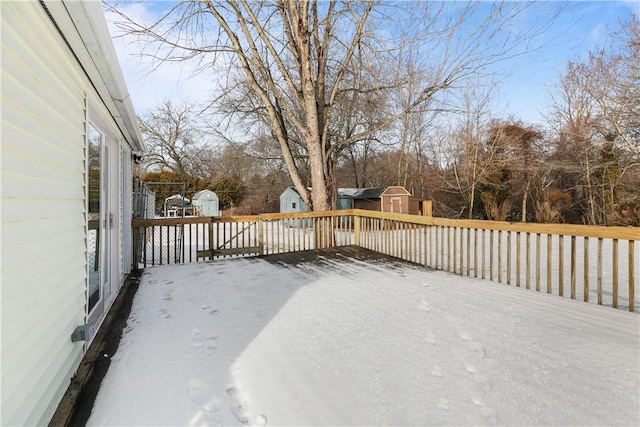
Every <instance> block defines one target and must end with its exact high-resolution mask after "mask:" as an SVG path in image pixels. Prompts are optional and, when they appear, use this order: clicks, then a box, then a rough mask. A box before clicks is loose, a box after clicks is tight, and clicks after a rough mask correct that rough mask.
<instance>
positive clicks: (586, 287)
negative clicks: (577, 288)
mask: <svg viewBox="0 0 640 427" xmlns="http://www.w3.org/2000/svg"><path fill="white" fill-rule="evenodd" d="M583 246H584V253H583V265H582V268H583V277H584V287H583V291H582V299H583V301H584V302H589V238H588V237H583Z"/></svg>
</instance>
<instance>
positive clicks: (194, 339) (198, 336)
mask: <svg viewBox="0 0 640 427" xmlns="http://www.w3.org/2000/svg"><path fill="white" fill-rule="evenodd" d="M203 344H204V332H202V331H201V330H200V329H198V328H194V329H192V330H191V347H193V348H194V349H196V350H200V349H201V348H202V345H203Z"/></svg>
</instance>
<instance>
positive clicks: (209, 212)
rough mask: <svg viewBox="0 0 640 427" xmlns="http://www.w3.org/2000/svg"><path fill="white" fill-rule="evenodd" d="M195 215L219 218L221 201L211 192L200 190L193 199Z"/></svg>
mask: <svg viewBox="0 0 640 427" xmlns="http://www.w3.org/2000/svg"><path fill="white" fill-rule="evenodd" d="M191 204H192V205H193V207H194V213H195V214H196V215H198V216H219V215H220V199H218V195H217V194H216V193H215V192H213V191H211V190H200V191H198V192H197V193H196V194H194V195H193V197H192V198H191Z"/></svg>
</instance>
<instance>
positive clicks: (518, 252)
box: [516, 231, 521, 288]
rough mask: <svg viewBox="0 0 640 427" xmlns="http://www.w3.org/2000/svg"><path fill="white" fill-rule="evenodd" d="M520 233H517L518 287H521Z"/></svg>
mask: <svg viewBox="0 0 640 427" xmlns="http://www.w3.org/2000/svg"><path fill="white" fill-rule="evenodd" d="M520 238H521V236H520V232H519V231H517V232H516V287H517V288H519V287H520V245H521V243H520Z"/></svg>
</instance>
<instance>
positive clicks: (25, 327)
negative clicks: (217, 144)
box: [0, 0, 144, 425]
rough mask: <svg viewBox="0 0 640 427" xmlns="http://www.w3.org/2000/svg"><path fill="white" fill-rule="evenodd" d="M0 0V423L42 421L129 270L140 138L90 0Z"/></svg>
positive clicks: (97, 9) (106, 36)
mask: <svg viewBox="0 0 640 427" xmlns="http://www.w3.org/2000/svg"><path fill="white" fill-rule="evenodd" d="M0 7H1V13H0V22H1V24H0V27H1V28H2V62H1V64H0V67H1V72H2V85H1V91H2V251H1V254H2V269H1V275H2V277H1V281H2V289H1V292H2V298H1V310H0V311H1V312H2V349H1V357H0V358H1V359H2V385H1V388H2V407H1V411H0V412H1V417H0V425H47V424H48V423H49V422H50V421H51V419H52V416H53V414H54V411H55V410H56V407H57V406H58V404H59V402H60V400H61V398H62V396H63V394H64V393H65V391H66V390H67V387H68V386H69V384H70V380H71V378H72V377H73V376H74V373H75V372H76V370H77V368H78V367H79V365H80V361H81V359H82V357H83V355H84V354H85V351H86V350H87V348H88V345H89V343H90V341H91V340H92V338H93V334H92V331H95V330H97V329H98V328H99V327H100V325H101V323H102V320H103V319H104V318H105V313H106V312H107V310H108V309H109V308H110V306H111V304H112V303H113V301H114V299H115V296H116V295H117V294H118V292H119V290H120V288H121V286H122V284H123V283H124V279H125V277H126V276H127V274H128V273H129V272H130V271H131V266H132V255H131V248H132V244H131V211H132V206H131V204H132V179H131V170H132V161H131V159H132V154H133V152H135V151H142V150H143V149H144V147H143V144H142V138H141V136H140V131H139V127H138V123H137V119H136V115H135V112H134V111H133V106H132V104H131V101H130V97H129V95H128V91H127V88H126V85H125V83H124V78H123V77H122V73H121V71H120V68H119V66H118V59H117V57H116V54H115V50H114V48H113V44H112V41H111V37H110V34H109V31H108V28H107V25H106V22H105V19H104V15H103V13H102V9H101V3H100V2H95V1H52V0H42V1H29V2H22V1H21V2H7V1H3V2H1V5H0ZM74 331H76V332H77V333H76V334H75V335H74ZM72 335H74V338H80V340H78V339H72Z"/></svg>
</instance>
